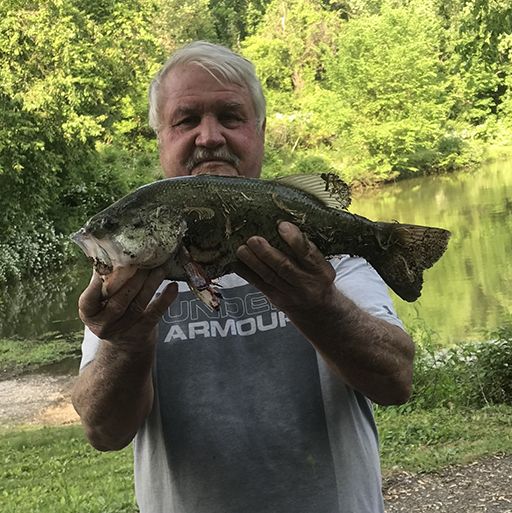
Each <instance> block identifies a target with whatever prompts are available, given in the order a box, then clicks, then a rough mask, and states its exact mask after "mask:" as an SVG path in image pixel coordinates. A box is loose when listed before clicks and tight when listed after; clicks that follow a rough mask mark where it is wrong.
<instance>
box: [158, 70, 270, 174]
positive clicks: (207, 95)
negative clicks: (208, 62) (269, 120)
mask: <svg viewBox="0 0 512 513" xmlns="http://www.w3.org/2000/svg"><path fill="white" fill-rule="evenodd" d="M159 113H160V124H161V127H160V131H159V148H160V163H161V165H162V169H163V171H164V174H165V176H167V177H169V178H170V177H174V176H185V175H199V174H215V175H228V176H237V175H239V176H247V177H253V178H255V177H259V176H260V173H261V164H262V160H263V145H264V138H265V137H264V129H263V128H262V129H259V127H258V124H257V120H256V113H255V111H254V106H253V103H252V100H251V96H250V94H249V91H248V89H247V88H246V87H240V86H238V85H236V84H230V83H219V81H218V80H216V79H215V78H214V77H213V76H212V75H211V74H210V73H208V72H207V71H206V70H204V69H203V68H201V67H200V66H197V65H194V64H191V65H186V66H181V67H178V68H175V69H173V70H171V71H170V73H169V74H168V75H167V76H166V77H165V78H164V81H163V83H162V84H161V87H160V97H159Z"/></svg>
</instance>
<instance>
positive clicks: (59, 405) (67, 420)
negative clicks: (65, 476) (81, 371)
mask: <svg viewBox="0 0 512 513" xmlns="http://www.w3.org/2000/svg"><path fill="white" fill-rule="evenodd" d="M73 381H74V376H69V375H63V376H52V375H48V374H32V375H27V376H19V377H16V378H12V379H6V380H3V381H0V425H2V426H15V425H19V424H37V425H63V424H71V423H75V422H79V419H78V416H77V414H76V413H75V410H74V409H73V407H72V406H71V403H70V395H71V387H72V385H73ZM511 438H512V433H511ZM383 489H384V497H385V502H386V513H432V512H437V513H512V455H508V456H505V455H496V456H493V457H489V458H485V459H482V460H479V461H476V462H473V463H471V464H469V465H465V466H456V467H449V468H446V469H443V470H442V471H440V472H435V473H429V474H409V473H398V474H394V475H392V476H390V477H389V478H387V479H385V480H384V483H383Z"/></svg>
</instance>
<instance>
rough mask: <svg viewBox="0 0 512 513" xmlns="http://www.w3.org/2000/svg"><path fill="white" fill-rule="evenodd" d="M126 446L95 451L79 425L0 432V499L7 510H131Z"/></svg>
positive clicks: (105, 512)
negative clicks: (87, 441) (107, 451)
mask: <svg viewBox="0 0 512 513" xmlns="http://www.w3.org/2000/svg"><path fill="white" fill-rule="evenodd" d="M132 465H133V463H132V452H131V448H127V449H124V450H122V451H119V452H115V453H100V452H98V451H96V450H94V449H93V448H92V447H91V446H89V445H88V444H87V443H86V441H85V439H84V437H83V434H82V429H81V427H80V426H68V427H58V428H56V427H52V428H39V429H34V428H23V429H18V430H9V431H5V430H4V431H3V432H1V433H0V502H1V503H2V511H9V512H10V513H46V512H48V513H135V512H136V511H137V507H136V504H135V500H134V494H133V477H132Z"/></svg>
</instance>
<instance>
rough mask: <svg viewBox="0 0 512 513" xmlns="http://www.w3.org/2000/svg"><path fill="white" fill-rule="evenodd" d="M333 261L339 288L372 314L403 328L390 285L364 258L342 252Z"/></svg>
mask: <svg viewBox="0 0 512 513" xmlns="http://www.w3.org/2000/svg"><path fill="white" fill-rule="evenodd" d="M331 264H332V266H333V267H334V270H335V271H336V281H335V283H336V287H337V288H338V290H340V291H341V292H342V293H343V294H345V295H346V296H347V297H348V298H350V299H351V300H352V301H354V303H355V304H356V305H358V306H359V307H360V308H362V309H363V310H365V311H366V312H368V313H370V314H371V315H374V316H375V317H378V318H379V319H382V320H384V321H387V322H389V323H390V324H394V325H395V326H399V327H400V328H402V329H404V326H403V323H402V321H401V320H400V319H399V318H398V316H397V314H396V311H395V307H394V306H393V301H392V300H391V297H390V295H389V292H388V288H387V285H386V284H385V283H384V281H383V279H382V278H381V277H380V276H379V274H378V273H377V271H376V270H375V269H374V268H373V267H372V266H371V265H370V264H369V263H368V262H367V261H366V260H365V259H364V258H360V257H351V256H343V257H340V258H335V259H332V260H331Z"/></svg>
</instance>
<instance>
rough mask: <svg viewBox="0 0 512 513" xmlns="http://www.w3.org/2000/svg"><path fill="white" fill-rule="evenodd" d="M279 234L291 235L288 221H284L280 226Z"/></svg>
mask: <svg viewBox="0 0 512 513" xmlns="http://www.w3.org/2000/svg"><path fill="white" fill-rule="evenodd" d="M278 229H279V232H280V233H282V234H287V233H290V230H291V225H290V223H288V222H287V221H282V222H281V223H279V226H278Z"/></svg>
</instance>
